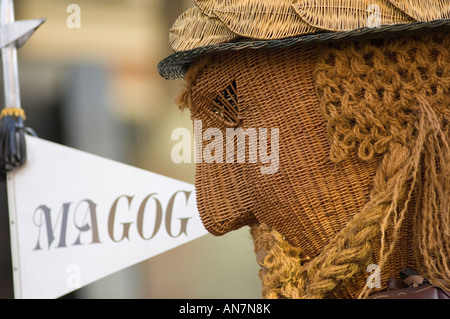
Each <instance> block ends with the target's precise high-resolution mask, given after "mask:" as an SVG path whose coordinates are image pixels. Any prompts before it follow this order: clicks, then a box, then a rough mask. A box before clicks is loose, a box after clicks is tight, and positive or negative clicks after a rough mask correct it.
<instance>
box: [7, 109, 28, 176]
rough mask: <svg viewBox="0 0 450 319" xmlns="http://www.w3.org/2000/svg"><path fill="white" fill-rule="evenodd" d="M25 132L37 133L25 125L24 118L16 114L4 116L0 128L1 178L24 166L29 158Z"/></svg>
mask: <svg viewBox="0 0 450 319" xmlns="http://www.w3.org/2000/svg"><path fill="white" fill-rule="evenodd" d="M25 134H30V135H33V136H36V133H35V132H34V131H33V130H32V129H30V128H26V127H24V124H23V119H22V118H21V117H16V116H4V117H3V118H2V125H1V130H0V180H2V181H4V180H5V179H6V173H7V172H10V171H11V170H13V169H15V168H18V167H20V166H22V165H23V164H24V163H25V162H26V160H27V150H26V144H25Z"/></svg>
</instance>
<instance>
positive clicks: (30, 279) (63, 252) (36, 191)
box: [7, 137, 207, 298]
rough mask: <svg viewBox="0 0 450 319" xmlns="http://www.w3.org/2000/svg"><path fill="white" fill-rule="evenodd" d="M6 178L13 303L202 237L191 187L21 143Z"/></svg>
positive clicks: (53, 147)
mask: <svg viewBox="0 0 450 319" xmlns="http://www.w3.org/2000/svg"><path fill="white" fill-rule="evenodd" d="M26 142H27V152H28V160H27V163H26V164H25V165H24V166H23V167H22V168H20V169H17V170H15V171H13V172H11V173H9V174H8V184H7V185H8V200H9V212H10V228H11V246H12V259H13V273H14V290H15V291H14V293H15V297H16V298H57V297H60V296H62V295H65V294H67V293H69V292H71V291H73V290H75V289H78V288H80V287H82V286H84V285H87V284H89V283H91V282H93V281H95V280H98V279H100V278H102V277H105V276H107V275H109V274H112V273H114V272H116V271H119V270H121V269H124V268H126V267H129V266H131V265H133V264H136V263H138V262H141V261H143V260H146V259H148V258H150V257H153V256H155V255H157V254H160V253H162V252H165V251H167V250H170V249H172V248H174V247H177V246H179V245H181V244H184V243H186V242H189V241H191V240H193V239H195V238H198V237H201V236H203V235H205V234H207V231H206V230H205V228H204V227H203V225H202V223H201V220H200V218H199V215H198V211H197V207H196V199H195V191H194V186H193V185H191V184H188V183H184V182H181V181H178V180H174V179H171V178H168V177H165V176H161V175H158V174H155V173H151V172H148V171H145V170H141V169H138V168H135V167H131V166H128V165H125V164H121V163H117V162H114V161H111V160H108V159H104V158H101V157H98V156H95V155H92V154H88V153H85V152H81V151H79V150H74V149H72V148H69V147H66V146H62V145H58V144H55V143H52V142H48V141H45V140H42V139H39V138H34V137H27V139H26Z"/></svg>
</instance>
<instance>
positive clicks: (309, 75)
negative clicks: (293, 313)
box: [178, 33, 450, 298]
mask: <svg viewBox="0 0 450 319" xmlns="http://www.w3.org/2000/svg"><path fill="white" fill-rule="evenodd" d="M449 47H450V36H449V34H448V33H435V34H432V35H425V36H421V37H414V36H409V37H404V38H400V39H384V40H361V41H354V42H350V43H345V44H322V45H314V46H308V47H301V48H296V47H292V48H285V49H282V48H279V49H260V50H241V51H239V52H237V53H236V52H229V53H227V52H224V53H219V54H215V55H209V56H206V57H204V58H202V59H200V60H199V61H198V62H197V63H195V64H194V65H193V66H192V67H191V68H190V70H189V71H188V73H187V74H186V76H185V80H186V88H185V90H184V91H183V92H182V94H181V95H180V97H179V101H178V102H179V103H180V105H181V106H182V107H188V108H189V109H190V110H191V115H192V119H193V120H201V121H202V131H201V133H202V134H204V133H205V132H206V130H207V129H208V128H218V129H219V130H220V131H221V132H222V133H223V136H226V131H227V128H233V127H240V128H242V129H243V130H247V129H249V128H267V129H269V130H270V129H271V128H278V129H279V169H278V172H277V173H276V174H261V171H260V168H261V166H266V165H267V164H264V163H262V162H261V161H260V160H258V161H257V162H255V163H250V162H248V161H246V162H245V163H236V162H235V163H233V164H230V163H227V161H226V159H225V156H226V155H225V154H223V163H219V162H220V161H217V162H216V163H212V164H210V163H205V162H201V163H198V164H197V176H196V189H197V197H198V199H197V200H198V208H199V211H200V214H201V217H202V220H203V223H204V225H205V226H206V228H207V229H208V230H209V231H210V232H211V233H213V234H216V235H221V234H224V233H227V232H229V231H232V230H234V229H237V228H239V227H242V226H245V225H248V226H250V227H251V233H252V235H253V239H254V243H255V251H256V253H257V256H258V262H259V263H260V265H261V267H262V268H261V272H260V277H261V279H262V283H263V296H264V297H266V298H355V297H366V296H368V295H369V293H372V292H374V291H377V290H376V289H371V290H369V289H368V287H367V285H366V279H367V277H368V275H369V274H368V273H367V272H366V269H367V267H368V265H370V264H377V265H378V266H379V267H380V269H381V279H382V280H381V282H382V287H381V288H384V285H385V283H386V281H387V279H388V278H391V277H396V276H397V274H398V272H399V271H400V270H402V269H403V268H405V267H407V266H409V267H411V268H414V269H416V270H418V271H419V272H420V273H421V274H423V275H424V276H425V277H427V278H428V279H429V280H430V281H432V282H433V283H435V284H438V285H441V286H446V287H450V263H449V256H450V235H449V234H450V148H449V138H450V124H449V123H450V108H449V106H450V52H449V50H448V48H449ZM262 70H263V71H262ZM202 137H203V139H202ZM197 138H200V139H202V140H203V145H202V150H205V148H208V147H211V140H206V139H205V138H204V136H203V135H202V136H197ZM269 140H270V136H269ZM233 142H234V140H233ZM268 145H271V144H270V142H269V143H268ZM216 151H217V150H216ZM272 151H273V150H272ZM269 152H270V150H269ZM216 155H217V154H216ZM246 155H247V156H248V149H246ZM438 279H439V281H438Z"/></svg>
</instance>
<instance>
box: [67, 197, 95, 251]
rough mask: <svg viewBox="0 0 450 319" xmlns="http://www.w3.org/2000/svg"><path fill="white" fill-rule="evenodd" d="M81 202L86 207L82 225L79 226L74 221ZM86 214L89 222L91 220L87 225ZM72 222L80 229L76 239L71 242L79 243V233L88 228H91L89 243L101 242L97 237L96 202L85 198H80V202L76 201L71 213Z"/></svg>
mask: <svg viewBox="0 0 450 319" xmlns="http://www.w3.org/2000/svg"><path fill="white" fill-rule="evenodd" d="M83 203H86V204H87V208H86V211H85V214H84V216H83V223H84V225H82V226H79V225H77V222H76V216H77V212H78V208H79V207H80V205H81V204H83ZM88 214H89V215H90V222H91V224H90V225H89V223H88V222H86V219H87V215H88ZM73 223H74V225H75V227H76V228H77V229H78V230H79V231H80V233H79V235H78V238H77V240H76V241H75V242H74V243H73V244H74V245H81V233H82V232H87V231H89V230H92V241H91V244H96V243H101V241H100V237H99V234H98V224H97V204H96V203H94V202H93V201H92V200H90V199H85V200H82V201H81V202H79V203H78V205H77V207H75V211H74V213H73Z"/></svg>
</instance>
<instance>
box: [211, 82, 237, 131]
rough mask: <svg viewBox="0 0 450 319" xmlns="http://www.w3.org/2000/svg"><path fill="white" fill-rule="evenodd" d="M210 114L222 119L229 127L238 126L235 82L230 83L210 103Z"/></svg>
mask: <svg viewBox="0 0 450 319" xmlns="http://www.w3.org/2000/svg"><path fill="white" fill-rule="evenodd" d="M212 112H213V113H214V114H216V115H217V116H219V117H220V118H222V119H223V120H224V121H225V122H226V124H228V125H230V126H237V125H239V108H238V100H237V89H236V81H233V82H231V84H230V85H228V86H227V87H226V88H225V90H223V91H222V92H220V93H219V94H218V95H217V97H216V98H215V99H214V100H213V101H212Z"/></svg>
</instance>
